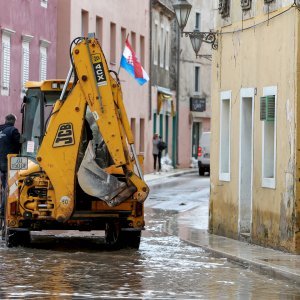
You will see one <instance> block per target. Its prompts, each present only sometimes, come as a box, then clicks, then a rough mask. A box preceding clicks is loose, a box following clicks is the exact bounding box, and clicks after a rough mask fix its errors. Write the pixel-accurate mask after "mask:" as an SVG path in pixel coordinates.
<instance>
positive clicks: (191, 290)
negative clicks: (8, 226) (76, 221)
mask: <svg viewBox="0 0 300 300" xmlns="http://www.w3.org/2000/svg"><path fill="white" fill-rule="evenodd" d="M157 193H158V191H156V196H157ZM153 197H154V196H153ZM150 201H151V200H150ZM176 219H177V212H176V211H174V210H167V209H164V210H162V209H157V208H151V207H148V208H147V209H146V224H147V230H146V231H144V232H143V236H142V240H141V245H140V249H139V250H138V251H135V250H119V251H111V252H110V251H107V250H106V249H105V247H104V244H103V238H99V236H97V235H96V233H95V235H92V234H89V236H88V237H82V233H80V235H79V234H78V233H77V234H76V237H74V235H73V236H72V237H71V235H72V234H65V235H58V236H47V237H43V236H36V237H35V238H34V239H33V244H32V246H31V247H30V248H22V247H18V248H7V247H6V246H5V245H4V243H3V242H1V243H0V266H1V273H0V282H1V284H0V299H24V298H25V299H91V298H92V299H97V298H98V299H100V298H102V299H112V298H119V299H300V287H299V286H297V285H296V284H294V283H292V282H288V281H284V280H277V279H273V278H271V277H268V276H266V275H262V274H259V273H256V272H254V271H251V270H249V269H247V268H245V267H243V266H240V265H238V264H233V263H231V262H229V261H227V259H225V258H215V257H213V255H211V254H209V253H207V252H205V251H204V250H203V249H201V248H200V247H194V246H191V245H188V244H187V243H185V242H183V241H181V240H180V239H179V238H178V237H177V236H175V235H168V234H166V233H165V224H166V222H167V223H169V224H171V223H174V222H175V221H176Z"/></svg>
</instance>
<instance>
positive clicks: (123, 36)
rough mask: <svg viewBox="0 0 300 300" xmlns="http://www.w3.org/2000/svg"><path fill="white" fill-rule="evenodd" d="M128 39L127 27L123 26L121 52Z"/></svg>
mask: <svg viewBox="0 0 300 300" xmlns="http://www.w3.org/2000/svg"><path fill="white" fill-rule="evenodd" d="M125 41H126V28H123V27H122V28H121V53H122V54H123V51H124V47H125Z"/></svg>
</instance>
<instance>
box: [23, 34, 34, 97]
mask: <svg viewBox="0 0 300 300" xmlns="http://www.w3.org/2000/svg"><path fill="white" fill-rule="evenodd" d="M32 39H33V36H31V35H22V69H21V97H23V96H24V95H25V91H26V89H25V83H26V81H28V80H29V66H30V63H29V62H30V45H29V44H30V41H31V40H32Z"/></svg>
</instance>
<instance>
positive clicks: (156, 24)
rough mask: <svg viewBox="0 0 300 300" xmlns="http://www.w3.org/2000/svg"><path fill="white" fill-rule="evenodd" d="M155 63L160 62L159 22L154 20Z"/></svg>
mask: <svg viewBox="0 0 300 300" xmlns="http://www.w3.org/2000/svg"><path fill="white" fill-rule="evenodd" d="M153 46H154V47H153V64H154V65H156V66H157V64H158V22H157V21H155V22H154V43H153Z"/></svg>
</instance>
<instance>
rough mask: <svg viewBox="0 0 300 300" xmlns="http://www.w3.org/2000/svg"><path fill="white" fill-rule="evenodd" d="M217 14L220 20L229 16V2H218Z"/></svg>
mask: <svg viewBox="0 0 300 300" xmlns="http://www.w3.org/2000/svg"><path fill="white" fill-rule="evenodd" d="M219 13H220V15H221V16H222V18H227V17H229V15H230V0H219Z"/></svg>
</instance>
